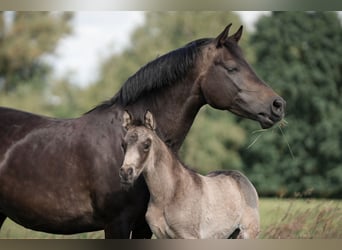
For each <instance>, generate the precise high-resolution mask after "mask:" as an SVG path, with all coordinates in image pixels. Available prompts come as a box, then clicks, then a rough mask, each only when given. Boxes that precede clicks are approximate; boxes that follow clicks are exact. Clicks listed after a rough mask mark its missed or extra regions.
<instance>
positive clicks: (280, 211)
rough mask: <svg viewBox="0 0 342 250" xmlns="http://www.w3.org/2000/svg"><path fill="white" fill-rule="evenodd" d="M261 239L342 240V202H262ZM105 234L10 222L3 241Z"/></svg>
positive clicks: (3, 234) (2, 237)
mask: <svg viewBox="0 0 342 250" xmlns="http://www.w3.org/2000/svg"><path fill="white" fill-rule="evenodd" d="M260 217H261V233H260V238H261V239H298V238H300V239H303V238H305V239H337V238H342V201H336V200H313V199H261V200H260ZM103 236H104V235H103V232H102V231H98V232H92V233H82V234H74V235H67V236H65V235H53V234H46V233H41V232H34V231H32V230H28V229H25V228H23V227H21V226H19V225H17V224H15V223H13V222H12V221H11V220H9V219H7V220H6V221H5V223H4V225H3V227H2V230H1V232H0V239H4V238H12V239H13V238H15V239H37V238H38V239H41V238H43V239H99V238H103Z"/></svg>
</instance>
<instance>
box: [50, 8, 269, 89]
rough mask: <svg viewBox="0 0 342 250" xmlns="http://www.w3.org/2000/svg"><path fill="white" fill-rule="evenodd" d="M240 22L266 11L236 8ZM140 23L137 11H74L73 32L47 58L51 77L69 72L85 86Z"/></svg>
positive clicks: (249, 23)
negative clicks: (54, 53)
mask: <svg viewBox="0 0 342 250" xmlns="http://www.w3.org/2000/svg"><path fill="white" fill-rule="evenodd" d="M237 13H238V14H239V15H240V17H241V19H242V22H243V23H244V24H245V25H246V26H247V28H248V29H249V30H251V29H253V24H254V23H255V21H256V20H257V19H258V18H259V17H260V15H265V14H266V15H267V11H261V12H258V11H239V12H237ZM143 22H144V12H139V11H114V12H111V11H102V12H97V11H88V12H87V11H81V12H75V16H74V19H73V22H72V26H73V29H74V32H73V34H72V35H70V36H68V37H66V38H64V39H62V40H61V42H60V43H59V45H58V47H57V50H56V56H54V57H51V58H49V60H50V61H51V63H52V64H53V67H54V71H55V72H54V77H63V76H66V75H70V80H71V81H72V82H74V83H76V84H77V85H79V86H87V85H88V84H89V83H91V82H93V81H95V80H96V78H97V77H98V69H99V67H100V63H101V62H103V61H104V59H105V58H106V57H108V56H110V55H112V54H113V53H115V52H120V51H121V50H122V49H124V48H125V46H127V44H128V43H129V37H130V34H131V33H132V31H133V30H134V29H135V27H137V26H138V25H142V24H143Z"/></svg>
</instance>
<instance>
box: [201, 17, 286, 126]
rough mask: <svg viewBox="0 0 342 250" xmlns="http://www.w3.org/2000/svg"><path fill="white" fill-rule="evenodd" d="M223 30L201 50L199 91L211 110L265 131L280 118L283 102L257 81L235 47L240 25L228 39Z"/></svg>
mask: <svg viewBox="0 0 342 250" xmlns="http://www.w3.org/2000/svg"><path fill="white" fill-rule="evenodd" d="M230 26H231V24H230V25H228V26H227V27H226V28H225V30H224V31H223V32H222V33H221V34H220V35H219V36H218V37H217V38H215V39H213V40H212V42H211V43H209V44H208V45H207V46H206V47H204V48H203V54H202V60H201V63H203V66H202V67H201V70H202V73H201V75H202V77H201V78H200V82H199V84H200V88H201V92H202V93H203V96H204V99H205V101H206V102H207V103H208V104H209V105H211V106H212V107H214V108H217V109H222V110H229V111H231V112H233V113H235V114H237V115H239V116H242V117H246V118H250V119H253V120H257V121H259V122H260V124H261V126H262V127H263V128H269V127H271V126H272V125H274V124H275V123H276V122H278V121H280V120H281V119H282V118H283V117H284V112H285V105H286V102H285V101H284V100H283V98H281V97H280V96H279V95H277V94H276V93H275V92H274V91H273V90H272V89H271V88H270V87H269V86H267V85H266V84H265V83H264V82H263V81H262V80H260V79H259V78H258V77H257V75H256V74H255V72H254V71H253V69H252V68H251V66H250V65H249V64H248V63H247V61H246V60H245V58H244V57H243V55H242V51H241V49H240V47H239V46H238V41H239V40H240V37H241V35H242V26H241V27H240V28H239V30H238V31H237V32H236V33H235V34H233V35H231V36H228V32H229V28H230Z"/></svg>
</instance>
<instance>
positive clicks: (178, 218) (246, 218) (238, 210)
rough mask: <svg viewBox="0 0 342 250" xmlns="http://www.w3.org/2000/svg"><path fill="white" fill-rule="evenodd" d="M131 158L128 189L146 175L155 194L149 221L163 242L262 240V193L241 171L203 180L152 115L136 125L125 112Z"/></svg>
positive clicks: (125, 171) (125, 177)
mask: <svg viewBox="0 0 342 250" xmlns="http://www.w3.org/2000/svg"><path fill="white" fill-rule="evenodd" d="M123 125H124V127H125V128H126V129H128V131H127V134H126V136H125V140H124V143H125V151H126V153H125V158H124V162H123V165H122V167H121V169H120V177H121V183H122V186H123V187H124V188H125V189H126V190H129V187H130V186H132V185H133V183H134V181H135V180H136V179H137V178H138V177H139V176H140V174H142V175H143V176H144V178H145V181H146V184H147V186H148V189H149V191H150V201H149V204H148V209H147V213H146V219H147V222H148V224H149V225H150V228H151V230H152V231H153V233H154V234H155V235H156V237H157V238H184V239H191V238H194V239H227V238H240V239H248V238H256V237H257V235H258V233H259V229H260V223H259V210H258V195H257V192H256V190H255V188H254V187H253V185H252V184H251V182H250V181H249V180H248V179H247V177H245V176H244V175H243V174H241V173H240V172H238V171H214V172H211V173H209V174H208V175H206V176H202V175H200V174H198V173H196V172H194V171H192V170H190V169H188V168H187V167H185V166H183V165H182V163H181V162H180V161H178V159H177V158H176V157H175V155H174V154H173V153H172V151H171V150H170V149H169V148H168V147H167V146H166V145H165V143H164V142H163V141H162V140H161V139H160V138H159V137H158V136H157V134H156V133H155V132H154V131H155V129H156V124H155V122H154V120H153V117H152V114H151V113H150V112H147V113H146V116H145V126H132V123H131V118H130V115H129V114H128V113H124V124H123Z"/></svg>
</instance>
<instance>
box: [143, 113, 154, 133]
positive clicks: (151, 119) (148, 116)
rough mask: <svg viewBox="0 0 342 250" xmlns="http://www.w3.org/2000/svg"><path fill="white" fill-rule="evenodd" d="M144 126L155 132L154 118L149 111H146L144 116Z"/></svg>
mask: <svg viewBox="0 0 342 250" xmlns="http://www.w3.org/2000/svg"><path fill="white" fill-rule="evenodd" d="M145 126H146V127H147V128H149V129H151V130H153V131H154V130H156V127H157V124H156V122H155V120H154V117H153V115H152V113H151V112H150V111H149V110H147V111H146V114H145Z"/></svg>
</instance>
